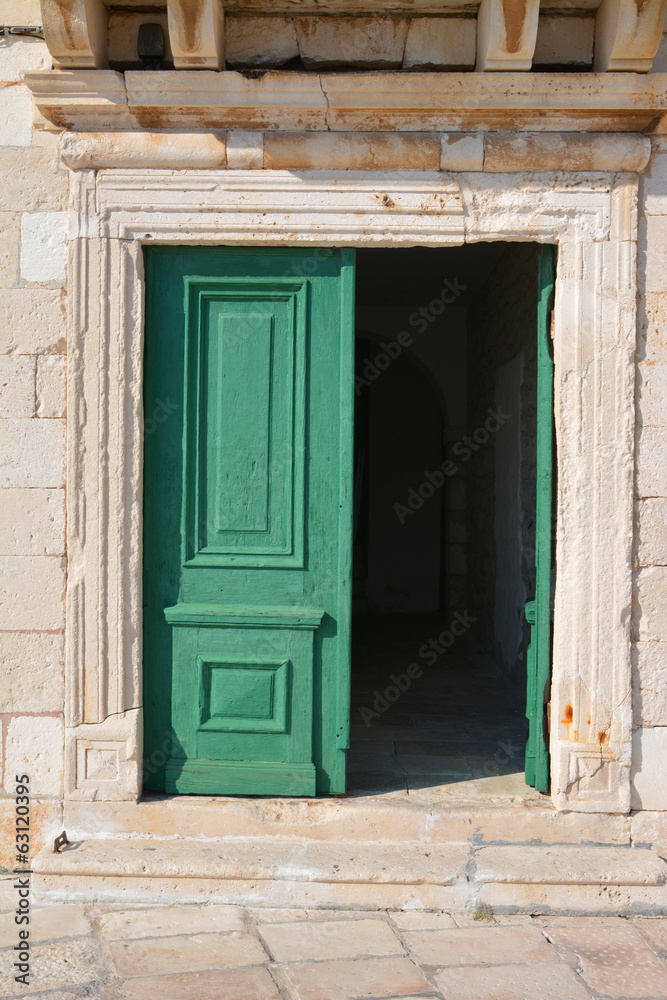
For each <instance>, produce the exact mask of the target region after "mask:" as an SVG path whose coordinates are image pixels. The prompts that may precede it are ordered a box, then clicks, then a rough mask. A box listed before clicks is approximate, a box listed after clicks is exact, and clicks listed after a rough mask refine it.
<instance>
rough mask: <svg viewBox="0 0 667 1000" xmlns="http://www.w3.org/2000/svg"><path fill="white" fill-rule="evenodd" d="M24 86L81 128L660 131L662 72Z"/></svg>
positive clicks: (212, 78)
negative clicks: (642, 73)
mask: <svg viewBox="0 0 667 1000" xmlns="http://www.w3.org/2000/svg"><path fill="white" fill-rule="evenodd" d="M24 81H25V83H26V84H27V86H28V88H29V89H30V91H31V92H32V95H33V98H34V100H35V104H36V105H37V108H38V110H39V112H40V114H42V115H43V116H44V117H45V118H46V119H47V120H48V121H50V122H51V123H52V124H54V125H56V126H57V127H59V128H65V129H73V130H75V131H84V132H85V131H97V130H112V131H114V130H115V131H131V130H135V129H138V130H149V131H150V130H161V129H177V130H182V131H194V132H196V131H202V130H204V131H206V130H209V129H241V130H259V131H263V130H264V129H267V130H270V131H292V132H294V131H296V132H318V131H319V132H326V131H332V132H345V131H362V132H368V131H371V132H376V131H399V132H420V131H436V132H468V131H474V130H476V129H482V130H491V131H495V130H500V131H513V132H515V131H536V132H572V131H574V132H582V131H583V132H645V133H653V132H661V131H663V130H664V119H665V116H666V115H667V75H666V74H662V73H650V74H644V75H641V74H637V73H610V74H588V73H563V74H549V73H544V74H543V73H535V74H530V73H512V72H490V73H469V74H460V73H428V72H427V73H413V74H411V73H401V72H391V71H390V72H384V71H377V72H373V71H370V72H362V73H349V72H342V73H302V72H292V71H279V70H278V71H275V70H274V71H271V70H269V71H267V72H260V73H238V72H212V71H208V70H202V71H190V70H166V71H150V70H145V71H127V72H126V73H124V74H122V73H118V72H116V71H114V70H97V69H87V70H86V69H84V70H47V71H39V72H29V73H26V74H25V75H24Z"/></svg>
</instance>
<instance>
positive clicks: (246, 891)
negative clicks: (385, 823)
mask: <svg viewBox="0 0 667 1000" xmlns="http://www.w3.org/2000/svg"><path fill="white" fill-rule="evenodd" d="M33 871H34V875H33V890H34V892H35V897H36V899H38V900H41V901H45V902H46V901H50V902H55V901H61V900H70V901H71V900H96V901H107V902H109V901H123V902H126V903H127V902H137V903H138V902H143V901H150V900H159V901H162V902H167V901H175V900H180V901H186V900H187V901H195V900H200V901H203V900H204V899H213V900H215V901H216V902H226V903H237V904H242V905H247V906H283V907H295V906H296V907H302V906H303V907H311V908H317V907H326V908H331V907H333V908H336V907H348V908H356V909H385V908H386V909H418V910H430V909H452V908H454V909H471V908H472V909H483V910H485V911H491V912H498V913H502V912H534V913H566V912H572V913H627V914H629V913H641V912H651V913H653V914H657V913H667V889H666V888H665V882H666V880H667V863H666V862H665V861H664V860H663V859H662V858H661V857H660V856H659V855H658V853H657V852H655V851H652V850H649V849H646V848H623V847H612V848H609V847H588V848H584V847H580V846H574V845H572V846H558V847H554V846H546V845H544V846H525V845H522V846H499V845H494V846H478V845H475V844H472V843H458V844H454V843H449V844H440V845H426V844H423V843H419V842H403V843H376V844H365V845H362V844H351V843H347V844H341V843H336V842H333V841H327V842H312V841H311V842H304V841H302V840H296V839H291V840H278V839H270V838H244V839H232V838H228V839H220V840H217V841H202V840H195V839H183V840H175V839H172V840H164V839H163V840H152V841H150V842H149V841H146V840H145V839H126V840H118V839H115V840H110V839H93V840H88V841H83V842H79V843H72V844H71V845H69V846H68V847H67V848H65V849H64V850H63V851H62V852H61V853H59V854H55V853H53V852H52V851H49V850H45V851H42V852H41V853H40V854H39V855H38V856H37V857H36V858H35V861H34V863H33Z"/></svg>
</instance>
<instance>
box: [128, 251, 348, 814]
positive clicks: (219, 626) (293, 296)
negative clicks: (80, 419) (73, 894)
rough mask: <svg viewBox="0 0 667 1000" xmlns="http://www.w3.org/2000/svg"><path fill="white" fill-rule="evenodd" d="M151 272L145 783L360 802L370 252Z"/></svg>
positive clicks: (187, 263) (238, 255) (195, 262)
mask: <svg viewBox="0 0 667 1000" xmlns="http://www.w3.org/2000/svg"><path fill="white" fill-rule="evenodd" d="M145 267H146V342H145V381H144V396H145V411H146V417H147V420H146V425H145V426H146V432H145V440H144V483H145V486H144V717H145V718H144V729H145V759H144V777H145V782H144V783H145V787H146V788H147V789H152V790H166V791H170V792H190V793H202V794H246V795H247V794H258V795H271V794H295V795H314V794H315V793H316V792H318V793H340V792H343V791H344V790H345V753H344V751H345V749H346V748H347V745H348V727H349V669H350V667H349V664H350V650H349V642H350V575H351V516H352V514H351V493H352V458H351V456H352V419H353V412H352V408H353V385H352V380H353V371H354V365H353V361H352V358H353V355H352V350H353V335H354V316H353V292H354V289H353V281H354V256H353V251H347V250H325V249H318V250H308V251H307V250H303V251H300V250H281V249H275V250H274V249H258V250H254V249H251V248H242V249H241V248H239V249H231V248H218V247H216V248H188V249H180V248H171V247H151V248H147V249H146V251H145ZM158 412H159V417H158V416H153V417H152V419H151V420H149V419H148V418H149V417H151V415H153V414H155V413H158ZM149 429H150V433H149Z"/></svg>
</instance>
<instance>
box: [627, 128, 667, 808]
mask: <svg viewBox="0 0 667 1000" xmlns="http://www.w3.org/2000/svg"><path fill="white" fill-rule="evenodd" d="M652 143H653V154H652V157H651V162H650V164H649V167H648V170H647V172H646V174H644V175H643V176H642V178H641V181H640V223H639V260H638V265H639V266H638V270H639V275H638V277H639V303H638V306H639V309H638V327H639V329H638V344H637V471H636V500H635V516H636V527H635V553H634V563H635V568H634V574H635V590H634V605H633V609H632V613H633V632H634V640H635V641H634V647H633V698H634V704H633V708H634V723H635V734H634V744H633V771H634V777H633V786H634V798H633V806H634V808H636V809H639V808H644V809H667V784H666V783H665V767H666V764H667V141H666V140H665V139H664V138H656V139H653V140H652Z"/></svg>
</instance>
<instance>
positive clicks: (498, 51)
mask: <svg viewBox="0 0 667 1000" xmlns="http://www.w3.org/2000/svg"><path fill="white" fill-rule="evenodd" d="M539 14H540V0H514V2H513V3H508V2H507V0H482V3H481V5H480V8H479V15H478V17H477V65H476V67H475V68H476V69H477V71H478V72H497V71H499V70H500V71H502V70H505V71H510V72H515V73H516V72H528V71H529V70H530V69H531V67H532V64H533V53H534V52H535V43H536V42H537V24H538V19H539Z"/></svg>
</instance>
